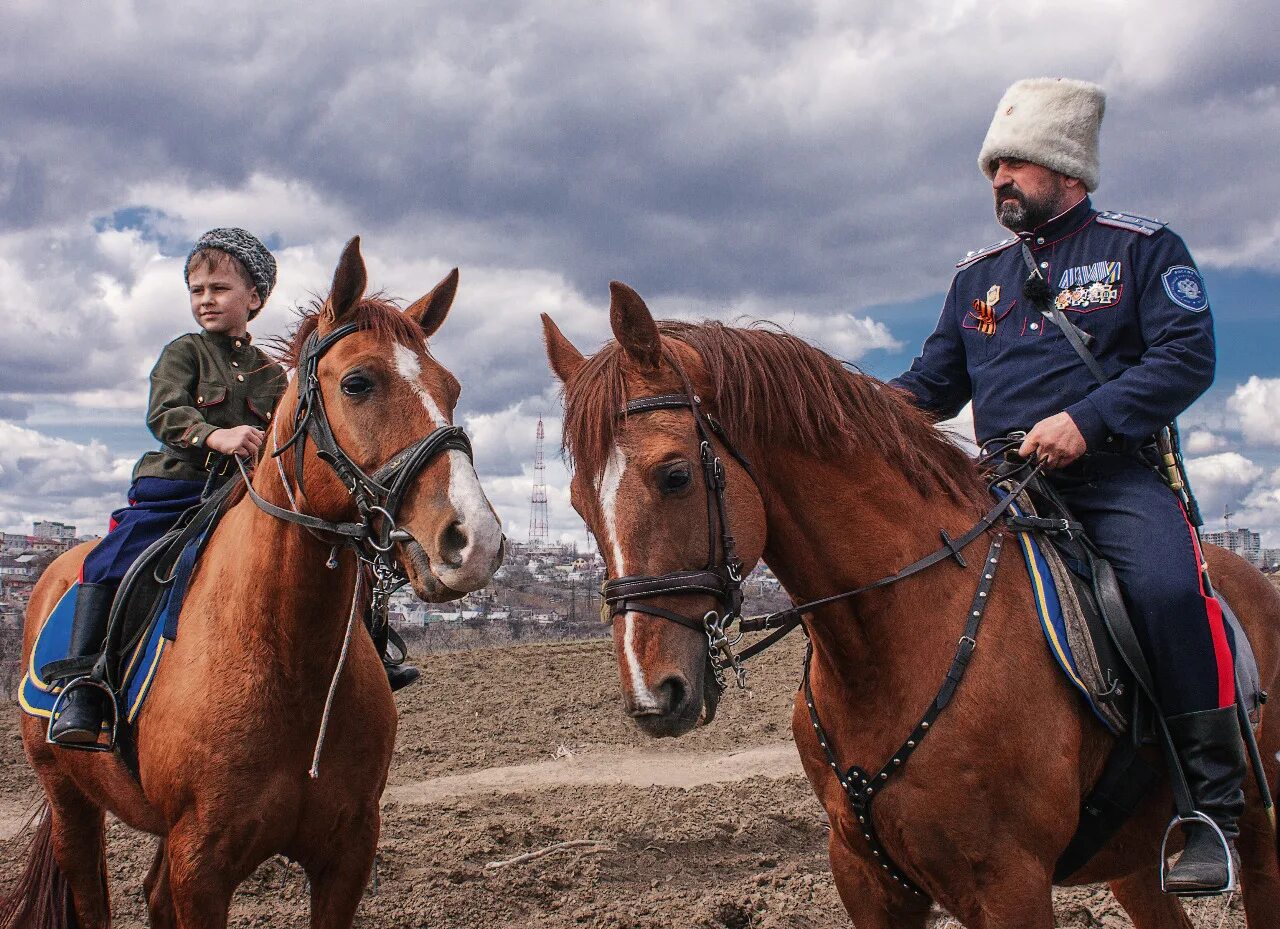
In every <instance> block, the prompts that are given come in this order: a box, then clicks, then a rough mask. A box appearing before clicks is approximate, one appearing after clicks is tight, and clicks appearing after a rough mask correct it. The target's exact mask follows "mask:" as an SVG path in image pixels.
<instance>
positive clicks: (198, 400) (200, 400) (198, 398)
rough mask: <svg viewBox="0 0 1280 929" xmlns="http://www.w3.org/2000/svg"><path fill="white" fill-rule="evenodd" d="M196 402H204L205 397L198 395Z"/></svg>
mask: <svg viewBox="0 0 1280 929" xmlns="http://www.w3.org/2000/svg"><path fill="white" fill-rule="evenodd" d="M196 403H204V397H196Z"/></svg>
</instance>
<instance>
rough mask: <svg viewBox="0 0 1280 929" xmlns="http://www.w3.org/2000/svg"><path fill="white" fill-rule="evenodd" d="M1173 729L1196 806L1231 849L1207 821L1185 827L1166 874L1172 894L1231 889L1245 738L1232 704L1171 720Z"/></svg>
mask: <svg viewBox="0 0 1280 929" xmlns="http://www.w3.org/2000/svg"><path fill="white" fill-rule="evenodd" d="M1168 723H1169V733H1170V735H1172V736H1173V744H1174V747H1175V748H1176V749H1177V750H1178V757H1179V759H1181V761H1182V770H1183V771H1184V772H1185V773H1186V776H1187V785H1188V786H1189V787H1190V788H1191V798H1192V800H1194V801H1195V805H1196V809H1197V810H1199V811H1200V812H1201V813H1204V814H1205V815H1206V816H1208V817H1209V818H1210V819H1212V820H1213V821H1214V823H1216V824H1217V826H1218V828H1219V829H1221V830H1222V834H1223V835H1224V836H1225V837H1226V839H1227V844H1228V846H1229V847H1230V848H1229V850H1228V849H1224V848H1223V847H1222V843H1221V842H1220V841H1219V840H1218V837H1217V836H1216V835H1214V833H1213V830H1212V829H1210V828H1209V827H1208V826H1205V825H1203V824H1201V825H1197V824H1196V823H1190V824H1188V825H1186V826H1184V827H1183V828H1184V830H1185V832H1186V837H1187V842H1186V847H1185V848H1183V850H1182V855H1181V856H1179V858H1178V861H1177V863H1176V864H1175V865H1174V866H1173V867H1172V868H1171V869H1170V870H1169V872H1168V874H1166V875H1165V889H1166V890H1167V891H1168V892H1169V893H1172V894H1191V895H1204V894H1212V893H1223V892H1226V891H1228V890H1232V889H1233V888H1231V887H1228V886H1227V884H1228V877H1227V868H1228V857H1227V856H1228V855H1230V856H1231V857H1232V858H1235V857H1236V854H1235V839H1236V836H1238V835H1239V834H1240V829H1239V827H1238V826H1237V822H1238V821H1239V819H1240V816H1241V814H1242V813H1244V791H1243V790H1242V789H1241V785H1242V783H1243V781H1244V775H1245V755H1244V740H1243V739H1242V738H1241V735H1240V723H1239V721H1238V719H1237V717H1236V708H1235V707H1234V706H1224V707H1222V708H1221V709H1218V710H1202V711H1201V712H1199V713H1183V714H1182V715H1180V716H1170V717H1169V718H1168Z"/></svg>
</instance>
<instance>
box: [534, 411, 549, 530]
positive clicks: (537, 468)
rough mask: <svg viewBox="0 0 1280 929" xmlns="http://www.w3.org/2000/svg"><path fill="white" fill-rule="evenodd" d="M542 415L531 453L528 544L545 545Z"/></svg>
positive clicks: (545, 505)
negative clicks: (531, 472) (536, 442)
mask: <svg viewBox="0 0 1280 929" xmlns="http://www.w3.org/2000/svg"><path fill="white" fill-rule="evenodd" d="M542 436H543V432H542V417H541V416H539V417H538V444H537V448H536V451H535V452H534V453H533V493H532V494H531V495H530V497H529V545H530V547H532V548H546V547H547V534H548V530H547V466H546V464H544V463H543V460H542Z"/></svg>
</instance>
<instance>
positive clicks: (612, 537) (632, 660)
mask: <svg viewBox="0 0 1280 929" xmlns="http://www.w3.org/2000/svg"><path fill="white" fill-rule="evenodd" d="M626 470H627V456H626V455H624V454H622V449H620V448H618V446H616V445H615V446H614V447H613V451H612V452H611V453H610V454H609V460H608V461H607V462H606V463H605V467H604V474H602V475H601V476H600V490H599V495H600V510H601V512H602V513H603V514H604V534H605V542H606V544H608V546H609V550H610V551H611V552H612V553H613V569H614V570H615V571H616V572H618V577H624V576H625V575H626V573H627V564H626V559H625V558H623V557H622V545H621V544H620V543H619V542H618V530H617V505H618V488H619V487H620V486H621V484H622V475H623V473H624V472H625V471H626ZM622 654H623V657H624V658H625V660H626V663H627V672H628V673H629V674H630V675H631V693H632V696H633V697H634V699H635V705H636V709H640V710H650V709H655V708H656V707H657V705H658V701H657V700H655V699H654V696H653V692H652V691H651V690H649V685H648V683H647V682H646V681H645V679H644V668H642V667H640V659H639V658H637V657H636V627H635V613H632V612H630V611H628V612H627V613H626V614H624V615H623V617H622Z"/></svg>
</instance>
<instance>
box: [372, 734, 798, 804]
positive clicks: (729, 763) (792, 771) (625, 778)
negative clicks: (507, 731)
mask: <svg viewBox="0 0 1280 929" xmlns="http://www.w3.org/2000/svg"><path fill="white" fill-rule="evenodd" d="M803 773H804V772H803V771H802V770H801V768H800V758H799V756H798V755H797V754H796V748H795V745H794V744H792V743H791V742H777V743H773V744H769V745H759V746H754V747H752V748H747V749H743V750H741V751H736V752H727V753H726V752H645V751H634V750H623V751H614V752H609V753H608V754H601V755H596V754H593V753H591V752H585V751H584V752H579V753H574V754H570V755H566V756H565V757H563V758H557V759H555V760H552V761H535V762H533V763H531V764H520V765H507V766H504V767H496V768H484V769H482V770H479V771H470V772H467V773H465V774H453V775H446V776H444V777H433V778H428V779H426V780H421V781H415V782H413V783H410V784H401V785H398V786H395V787H391V788H389V789H388V790H387V792H386V794H385V796H384V797H383V800H384V802H391V803H402V804H409V805H420V804H431V803H439V802H440V801H441V800H446V799H450V798H453V797H464V796H469V795H473V794H489V795H495V794H511V793H525V792H529V791H539V790H552V789H555V788H558V787H595V786H613V787H682V788H688V787H700V786H702V785H704V784H725V783H731V782H734V781H742V780H746V779H747V778H751V777H767V778H786V777H802V776H803Z"/></svg>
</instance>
